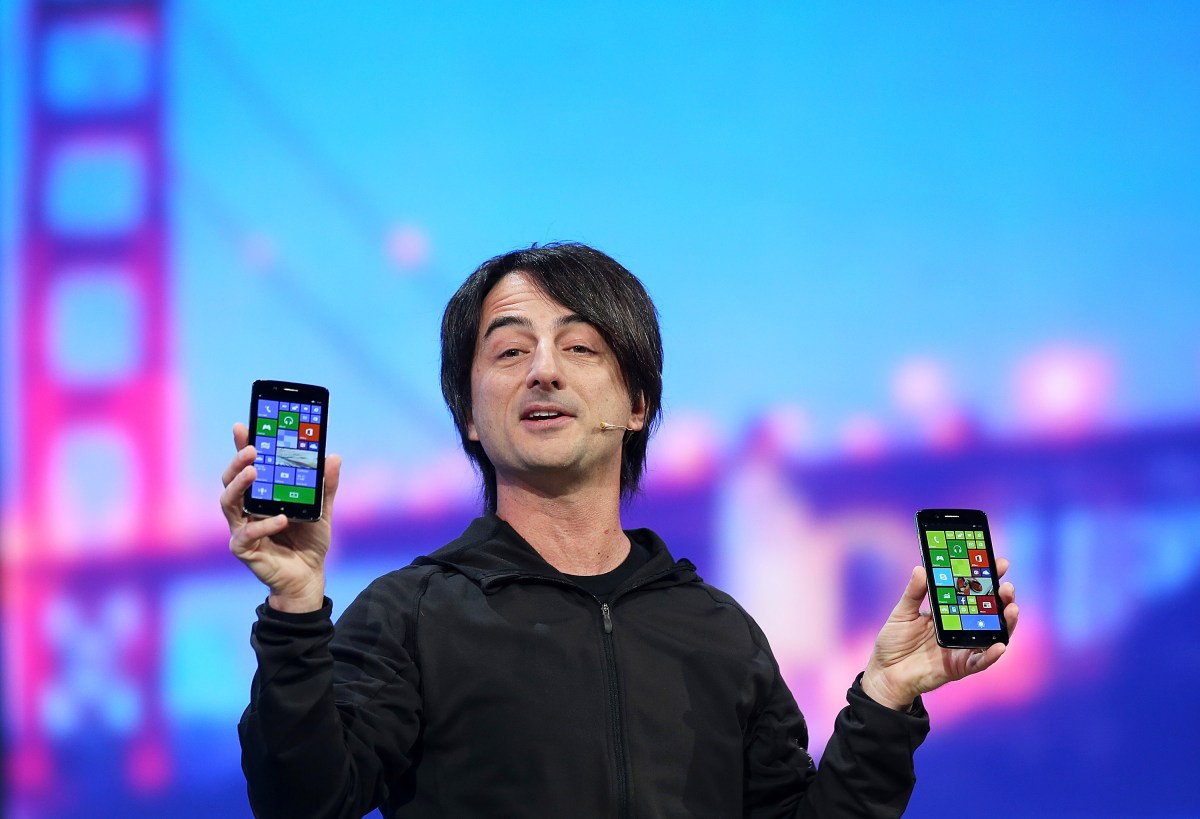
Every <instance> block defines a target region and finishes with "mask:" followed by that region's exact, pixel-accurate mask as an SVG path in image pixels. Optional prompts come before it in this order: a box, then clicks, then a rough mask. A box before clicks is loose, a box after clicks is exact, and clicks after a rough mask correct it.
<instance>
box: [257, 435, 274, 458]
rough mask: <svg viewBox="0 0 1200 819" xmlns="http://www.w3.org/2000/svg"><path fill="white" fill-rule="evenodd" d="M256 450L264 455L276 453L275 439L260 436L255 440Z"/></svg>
mask: <svg viewBox="0 0 1200 819" xmlns="http://www.w3.org/2000/svg"><path fill="white" fill-rule="evenodd" d="M254 448H255V449H257V450H258V451H259V452H261V453H262V454H264V455H266V454H267V453H268V452H274V451H275V439H274V438H265V437H263V436H261V435H260V436H259V437H257V438H255V439H254Z"/></svg>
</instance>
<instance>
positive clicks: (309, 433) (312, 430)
mask: <svg viewBox="0 0 1200 819" xmlns="http://www.w3.org/2000/svg"><path fill="white" fill-rule="evenodd" d="M300 440H301V441H319V440H321V425H320V424H312V423H309V424H301V425H300Z"/></svg>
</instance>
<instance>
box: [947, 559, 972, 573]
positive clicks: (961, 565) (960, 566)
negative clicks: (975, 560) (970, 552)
mask: <svg viewBox="0 0 1200 819" xmlns="http://www.w3.org/2000/svg"><path fill="white" fill-rule="evenodd" d="M950 571H952V572H954V573H955V574H956V575H958V576H959V577H968V576H970V574H971V562H970V561H969V560H966V559H963V560H955V559H954V558H953V557H951V558H950Z"/></svg>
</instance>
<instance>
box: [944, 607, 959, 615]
mask: <svg viewBox="0 0 1200 819" xmlns="http://www.w3.org/2000/svg"><path fill="white" fill-rule="evenodd" d="M946 608H948V609H950V611H949V613H950V614H958V606H947V607H946Z"/></svg>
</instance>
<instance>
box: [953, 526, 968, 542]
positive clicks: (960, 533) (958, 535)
mask: <svg viewBox="0 0 1200 819" xmlns="http://www.w3.org/2000/svg"><path fill="white" fill-rule="evenodd" d="M954 539H955V540H966V539H967V537H966V535H965V534H963V531H962V530H961V529H959V530H958V531H957V532H955V533H954Z"/></svg>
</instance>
